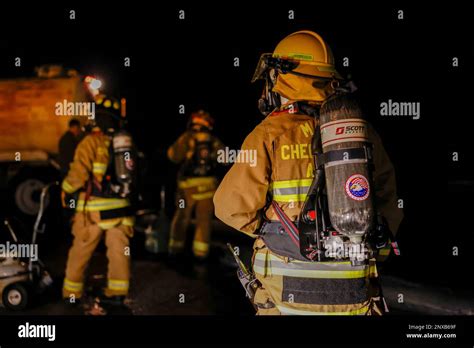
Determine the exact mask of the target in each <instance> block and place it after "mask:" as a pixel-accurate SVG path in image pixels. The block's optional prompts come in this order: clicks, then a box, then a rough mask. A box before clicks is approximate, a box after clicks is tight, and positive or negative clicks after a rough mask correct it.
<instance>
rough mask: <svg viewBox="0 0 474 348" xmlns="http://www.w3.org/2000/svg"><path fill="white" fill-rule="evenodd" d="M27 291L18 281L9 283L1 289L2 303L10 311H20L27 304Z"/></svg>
mask: <svg viewBox="0 0 474 348" xmlns="http://www.w3.org/2000/svg"><path fill="white" fill-rule="evenodd" d="M28 297H29V296H28V291H27V290H26V288H25V286H24V285H23V284H20V283H15V284H12V285H9V286H7V287H6V288H5V290H3V295H2V300H3V305H4V306H5V307H6V308H8V309H9V310H12V311H21V310H23V309H25V308H26V306H27V305H28Z"/></svg>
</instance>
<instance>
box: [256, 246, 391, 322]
mask: <svg viewBox="0 0 474 348" xmlns="http://www.w3.org/2000/svg"><path fill="white" fill-rule="evenodd" d="M253 269H254V272H255V275H256V277H257V279H258V280H259V281H260V283H261V284H262V287H261V288H259V289H258V290H257V291H256V293H255V298H254V303H255V305H256V306H257V315H381V314H382V312H383V310H382V303H381V301H382V300H381V297H380V293H379V289H380V288H379V287H378V284H377V270H376V266H375V260H371V261H370V263H369V264H368V265H365V266H357V267H353V266H351V264H350V262H344V261H343V262H320V263H317V262H304V261H297V260H290V259H288V258H287V257H282V256H280V255H277V254H275V253H273V252H272V251H270V250H269V249H268V248H267V247H266V245H265V243H264V242H263V240H261V239H257V241H256V242H255V245H254V255H253Z"/></svg>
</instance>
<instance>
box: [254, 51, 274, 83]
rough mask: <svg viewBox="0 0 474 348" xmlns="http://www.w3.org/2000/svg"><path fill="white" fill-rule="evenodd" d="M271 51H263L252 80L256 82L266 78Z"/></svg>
mask: <svg viewBox="0 0 474 348" xmlns="http://www.w3.org/2000/svg"><path fill="white" fill-rule="evenodd" d="M271 56H272V54H271V53H263V54H262V55H261V56H260V59H259V60H258V63H257V67H256V68H255V72H254V73H253V77H252V80H251V82H252V83H254V82H255V81H257V80H265V74H266V73H267V72H268V70H269V67H268V64H267V59H268V57H271Z"/></svg>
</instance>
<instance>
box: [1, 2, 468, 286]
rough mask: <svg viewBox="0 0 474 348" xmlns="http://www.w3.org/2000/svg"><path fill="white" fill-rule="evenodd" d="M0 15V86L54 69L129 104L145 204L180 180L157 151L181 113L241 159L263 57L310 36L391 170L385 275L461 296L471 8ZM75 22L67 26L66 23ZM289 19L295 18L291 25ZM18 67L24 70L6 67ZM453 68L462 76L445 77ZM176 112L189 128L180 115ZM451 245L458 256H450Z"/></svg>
mask: <svg viewBox="0 0 474 348" xmlns="http://www.w3.org/2000/svg"><path fill="white" fill-rule="evenodd" d="M2 6H3V9H2V10H1V12H0V29H1V32H2V35H1V36H0V77H1V78H5V77H17V76H30V75H31V74H32V72H33V68H34V67H35V66H39V65H41V64H50V63H59V64H63V65H65V66H67V67H74V68H77V69H78V70H79V71H80V72H81V73H83V74H96V75H98V76H100V77H102V78H103V79H104V80H105V90H106V92H108V93H111V94H116V95H120V96H125V97H127V98H128V113H129V117H130V127H131V130H132V131H133V133H134V135H135V138H136V140H137V142H138V144H139V146H140V148H141V149H142V150H143V151H144V152H145V154H146V155H147V158H148V163H149V170H150V172H149V176H148V185H149V186H148V187H149V190H147V191H148V193H149V197H148V198H149V199H150V200H151V201H152V202H153V203H152V204H158V203H157V202H158V200H159V195H158V188H159V186H160V185H161V184H166V185H167V186H168V189H169V190H170V191H171V190H172V187H173V185H174V181H175V175H174V170H175V169H176V168H174V167H173V166H172V165H170V164H169V163H168V162H167V160H166V157H165V151H166V148H167V147H168V146H169V145H170V144H171V143H172V142H173V141H174V140H175V138H176V137H177V136H178V135H179V134H180V133H181V132H182V131H183V130H184V127H185V124H186V120H187V117H188V116H189V113H190V112H191V111H193V110H195V109H197V108H200V107H203V108H206V109H208V110H209V111H210V112H211V114H212V115H213V116H214V117H215V119H216V129H215V130H216V134H217V135H218V136H219V137H220V138H221V139H222V140H223V141H224V143H225V144H226V145H228V146H230V147H232V148H238V147H239V146H240V144H241V143H242V141H243V139H244V137H245V136H246V135H247V134H248V133H249V132H250V131H251V130H252V129H253V128H254V127H255V125H256V124H257V123H258V122H260V120H261V116H260V115H259V112H258V110H257V108H256V102H257V99H258V97H259V95H260V92H261V88H262V86H261V85H258V84H257V85H252V84H250V79H251V77H252V74H253V71H254V68H255V65H256V63H257V61H258V58H259V56H260V54H261V53H264V52H271V51H272V50H273V48H274V47H275V45H276V44H277V43H278V42H279V40H281V39H282V38H283V37H285V36H286V35H288V34H289V33H291V32H294V31H296V30H302V29H307V30H314V31H316V32H318V33H319V34H320V35H322V37H323V38H325V40H326V41H327V42H328V43H329V45H330V46H331V48H332V50H333V52H334V56H335V57H336V61H337V68H338V70H339V71H340V72H341V73H342V74H343V75H347V74H349V73H350V74H351V75H352V77H353V79H354V81H355V83H356V85H357V86H358V87H359V96H360V102H361V105H362V107H363V109H364V111H365V112H366V115H367V118H368V119H369V121H370V122H371V123H372V124H373V125H374V126H375V128H376V129H377V130H378V132H379V133H380V135H381V137H382V139H383V142H384V144H385V147H386V149H387V152H388V153H389V156H390V157H391V159H392V161H393V163H394V166H395V169H396V173H397V177H398V192H399V196H400V197H401V198H402V199H403V200H404V204H405V209H404V211H405V220H404V222H403V223H402V226H401V229H400V231H399V242H400V246H401V250H402V253H403V256H402V257H400V259H399V260H398V261H396V262H395V267H394V268H393V271H394V272H395V273H397V272H398V273H403V275H404V276H407V277H409V278H410V277H411V278H415V279H420V278H421V279H423V280H424V281H425V282H427V283H434V284H444V285H449V286H453V287H465V288H468V285H467V284H466V276H467V275H468V274H470V275H472V265H473V262H472V254H473V253H472V250H471V248H472V245H473V242H474V233H473V230H472V223H471V226H469V222H470V221H471V217H470V215H469V214H470V213H471V212H472V206H473V205H472V191H473V190H472V184H471V185H467V186H461V189H459V186H453V185H452V183H453V182H458V181H460V180H461V181H470V182H471V183H472V177H473V171H472V169H471V167H472V166H471V165H470V162H472V160H473V156H472V153H471V152H470V151H471V149H472V145H471V138H472V135H471V134H472V125H473V122H472V117H473V112H472V110H473V108H472V100H473V96H472V77H473V74H472V64H473V57H474V44H473V38H472V32H473V31H472V24H470V21H469V17H468V16H469V11H468V10H467V9H466V8H464V9H463V8H461V7H460V5H459V4H455V3H454V2H453V3H444V4H442V5H441V4H439V5H436V4H434V3H433V4H429V5H428V3H426V4H425V5H423V6H420V7H419V8H415V7H414V6H409V5H407V4H402V3H399V2H391V3H386V4H384V5H380V4H372V3H370V4H369V3H366V4H365V6H362V5H360V4H359V3H357V4H356V3H354V2H347V3H346V2H331V3H327V4H322V3H320V2H312V3H309V2H287V3H282V4H277V3H274V2H261V3H259V4H258V5H257V3H248V4H244V3H240V2H230V3H219V4H217V3H211V2H209V3H194V4H192V3H179V2H176V3H173V4H168V5H166V6H165V5H161V4H159V3H157V4H155V5H152V3H151V2H143V3H141V4H136V5H135V6H131V5H128V4H121V3H119V2H116V3H110V4H107V5H106V4H104V5H102V6H100V7H99V6H98V5H97V4H90V5H84V4H82V5H80V6H79V5H71V6H65V5H61V6H35V7H34V8H31V7H30V5H20V6H14V7H10V6H8V8H7V7H6V6H5V5H2ZM70 9H74V10H76V19H75V20H69V18H68V15H69V13H68V11H69V10H70ZM180 9H183V10H185V13H186V19H185V20H184V21H181V20H179V19H178V10H180ZM398 9H402V10H404V16H405V18H404V19H403V20H398V19H397V10H398ZM288 10H294V11H295V17H296V18H295V19H294V20H289V19H288ZM17 56H19V57H22V61H23V66H22V67H21V68H16V67H14V66H13V59H14V57H17ZM124 57H130V58H131V64H132V66H131V67H130V68H126V67H123V58H124ZM234 57H239V59H240V67H238V68H236V67H234V65H233V63H234ZM343 57H349V59H350V67H349V68H344V67H342V65H341V63H342V58H343ZM453 57H459V60H460V67H458V68H453V67H452V65H451V62H452V58H453ZM388 99H392V100H394V101H404V102H411V101H413V102H421V119H419V120H412V119H411V118H408V117H393V118H390V117H385V118H384V117H381V116H379V115H380V114H379V110H380V103H381V102H383V101H387V100H388ZM180 104H184V105H185V107H186V115H180V114H179V113H178V106H179V105H180ZM446 142H447V143H448V153H447V154H448V167H447V169H446V162H445V161H446V159H445V158H446V157H444V156H446ZM453 151H458V152H459V153H460V158H461V160H460V162H459V163H454V164H453V163H452V162H451V161H450V158H451V155H450V154H451V153H452V152H453ZM446 171H447V172H448V175H447V176H448V187H447V186H446ZM169 196H170V195H169ZM466 202H467V203H466ZM469 202H470V203H469ZM453 246H458V247H459V248H460V256H459V257H453V256H452V254H451V250H452V247H453Z"/></svg>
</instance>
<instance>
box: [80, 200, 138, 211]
mask: <svg viewBox="0 0 474 348" xmlns="http://www.w3.org/2000/svg"><path fill="white" fill-rule="evenodd" d="M129 205H130V203H129V202H128V200H127V199H122V198H96V199H93V200H89V201H88V202H87V204H86V207H85V210H86V211H102V210H112V209H119V208H125V207H128V206H129ZM76 211H84V200H83V199H80V200H78V201H77V206H76Z"/></svg>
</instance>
